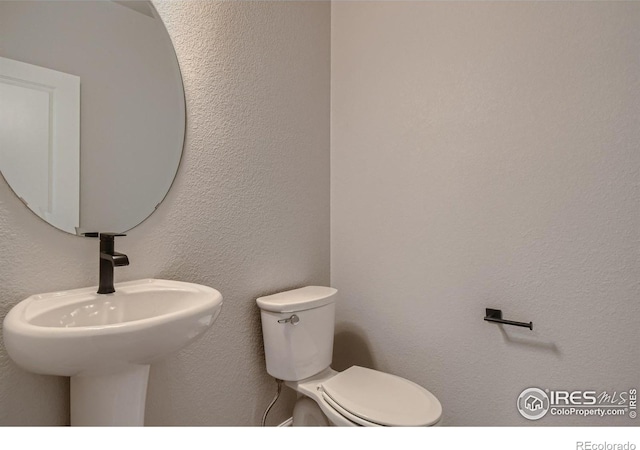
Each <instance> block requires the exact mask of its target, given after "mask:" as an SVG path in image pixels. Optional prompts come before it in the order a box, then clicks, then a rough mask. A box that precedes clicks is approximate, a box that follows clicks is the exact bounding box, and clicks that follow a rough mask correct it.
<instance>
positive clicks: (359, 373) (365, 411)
mask: <svg viewBox="0 0 640 450" xmlns="http://www.w3.org/2000/svg"><path fill="white" fill-rule="evenodd" d="M322 389H323V396H325V399H326V400H327V401H328V402H329V403H330V404H334V406H337V408H336V409H337V410H338V411H340V409H343V410H344V411H346V412H348V413H349V414H347V416H348V415H353V416H355V418H356V419H357V418H360V419H363V421H366V422H372V423H373V424H377V425H386V426H414V427H415V426H428V425H433V424H435V423H436V422H437V421H438V420H440V416H441V415H442V406H441V405H440V402H439V401H438V399H437V398H436V397H435V396H434V395H433V394H432V393H431V392H429V391H427V390H426V389H424V388H423V387H421V386H418V385H417V384H415V383H413V382H411V381H409V380H405V379H404V378H400V377H398V376H395V375H391V374H388V373H384V372H378V371H377V370H372V369H367V368H364V367H359V366H352V367H350V368H348V369H347V370H345V371H344V372H340V373H339V374H337V375H336V376H334V377H332V378H331V379H329V380H328V381H326V382H325V383H323V384H322ZM356 422H360V421H358V420H356ZM366 422H364V423H361V424H363V425H364V424H365V423H366Z"/></svg>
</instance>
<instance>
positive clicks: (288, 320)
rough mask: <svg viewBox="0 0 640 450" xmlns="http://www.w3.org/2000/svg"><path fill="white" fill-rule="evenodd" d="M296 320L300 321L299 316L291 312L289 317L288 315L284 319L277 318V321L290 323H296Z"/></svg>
mask: <svg viewBox="0 0 640 450" xmlns="http://www.w3.org/2000/svg"><path fill="white" fill-rule="evenodd" d="M298 322H300V317H298V316H296V315H295V314H293V315H292V316H291V317H288V318H286V319H280V320H278V323H290V324H291V325H297V324H298Z"/></svg>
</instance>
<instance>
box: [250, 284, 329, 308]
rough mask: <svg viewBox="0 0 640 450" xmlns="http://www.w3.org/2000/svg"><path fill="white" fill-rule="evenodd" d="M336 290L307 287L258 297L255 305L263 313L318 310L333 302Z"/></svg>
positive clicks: (323, 287)
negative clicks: (263, 311)
mask: <svg viewBox="0 0 640 450" xmlns="http://www.w3.org/2000/svg"><path fill="white" fill-rule="evenodd" d="M337 292H338V290H337V289H334V288H331V287H325V286H307V287H303V288H299V289H293V290H291V291H285V292H280V293H278V294H273V295H267V296H265V297H260V298H258V299H257V300H256V303H257V304H258V306H259V307H260V309H263V310H265V311H272V312H296V311H304V310H306V309H312V308H318V307H320V306H325V305H328V304H330V303H333V302H335V295H336V293H337Z"/></svg>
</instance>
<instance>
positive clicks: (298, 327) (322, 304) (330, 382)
mask: <svg viewBox="0 0 640 450" xmlns="http://www.w3.org/2000/svg"><path fill="white" fill-rule="evenodd" d="M337 292H338V291H337V290H336V289H333V288H330V287H322V286H308V287H304V288H300V289H294V290H291V291H286V292H281V293H279V294H274V295H269V296H266V297H260V298H259V299H257V303H258V306H259V307H260V309H261V317H262V334H263V338H264V349H265V358H266V361H267V372H269V374H270V375H271V376H273V377H274V378H276V379H279V380H284V381H285V385H287V386H289V387H290V388H291V389H294V390H295V391H297V392H298V396H299V398H298V401H297V402H296V406H295V408H294V412H293V425H338V426H429V425H435V424H436V423H437V422H438V421H439V420H440V417H441V415H442V406H441V405H440V402H439V401H438V399H437V398H436V397H435V396H434V395H433V394H432V393H431V392H429V391H427V390H426V389H424V388H423V387H421V386H418V385H417V384H415V383H413V382H411V381H409V380H406V379H404V378H400V377H398V376H395V375H390V374H388V373H384V372H379V371H377V370H372V369H367V368H364V367H359V366H352V367H350V368H348V369H347V370H345V371H343V372H336V371H335V370H333V369H332V368H331V367H330V365H331V359H332V356H333V333H334V324H335V301H336V294H337ZM309 399H311V400H312V401H311V400H309Z"/></svg>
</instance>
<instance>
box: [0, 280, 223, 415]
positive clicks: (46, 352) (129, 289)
mask: <svg viewBox="0 0 640 450" xmlns="http://www.w3.org/2000/svg"><path fill="white" fill-rule="evenodd" d="M96 289H97V288H96V287H91V288H83V289H76V290H71V291H63V292H52V293H48V294H38V295H33V296H31V297H29V298H27V299H25V300H23V301H22V302H20V303H19V304H17V305H16V306H15V307H14V308H13V309H12V310H11V311H10V312H9V314H7V316H6V318H5V320H4V328H3V329H4V343H5V347H6V349H7V352H8V353H9V356H10V357H11V359H13V361H14V362H15V363H16V364H18V365H19V366H20V367H22V368H24V369H26V370H29V371H31V372H35V373H40V374H47V375H60V376H68V377H71V423H72V425H142V424H143V423H144V403H145V399H146V387H147V380H148V373H149V365H150V364H151V363H153V362H154V361H157V360H158V359H160V358H162V357H163V356H165V355H167V354H169V353H171V352H175V351H177V350H179V349H181V348H183V347H185V346H186V345H187V344H188V343H189V342H191V341H193V340H194V339H195V338H196V337H198V336H199V335H201V334H202V333H203V332H204V331H205V330H207V329H208V328H209V327H210V326H211V325H212V324H213V322H214V321H215V320H216V318H217V317H218V314H219V313H220V309H221V307H222V296H221V295H220V293H219V292H218V291H216V290H215V289H212V288H210V287H207V286H202V285H198V284H193V283H184V282H179V281H169V280H156V279H146V280H137V281H129V282H125V283H118V284H116V285H115V289H116V292H115V293H113V294H97V293H96ZM103 397H104V402H103V403H105V404H101V402H100V401H99V400H100V399H101V398H103ZM118 399H120V400H122V402H121V403H123V404H122V405H119V406H118V405H116V406H115V408H114V407H111V406H113V405H114V404H116V403H118V402H119V400H118ZM110 409H111V410H112V411H108V410H110ZM74 422H75V423H74Z"/></svg>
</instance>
